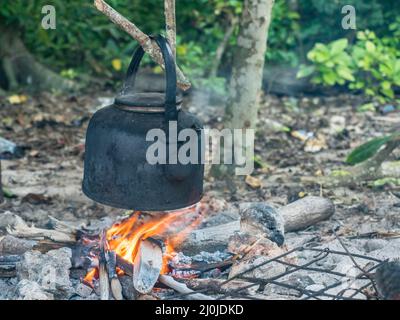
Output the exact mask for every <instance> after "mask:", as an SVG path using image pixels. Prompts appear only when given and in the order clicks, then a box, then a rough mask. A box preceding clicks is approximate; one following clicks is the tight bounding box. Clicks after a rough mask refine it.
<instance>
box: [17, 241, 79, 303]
mask: <svg viewBox="0 0 400 320" xmlns="http://www.w3.org/2000/svg"><path fill="white" fill-rule="evenodd" d="M71 254H72V253H71V249H69V248H61V249H58V250H51V251H49V252H47V253H46V254H41V253H40V252H39V251H28V252H26V253H25V254H24V255H23V256H22V260H21V261H20V262H19V263H17V276H18V278H19V279H20V280H22V279H26V280H29V281H33V282H36V283H37V284H38V285H39V286H40V287H41V288H42V289H43V290H45V291H46V292H49V293H53V294H54V295H55V297H56V298H57V299H65V298H68V297H69V296H70V295H71V294H73V293H74V289H73V288H72V284H71V281H70V278H69V269H70V268H71Z"/></svg>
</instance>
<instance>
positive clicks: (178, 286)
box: [158, 275, 215, 300]
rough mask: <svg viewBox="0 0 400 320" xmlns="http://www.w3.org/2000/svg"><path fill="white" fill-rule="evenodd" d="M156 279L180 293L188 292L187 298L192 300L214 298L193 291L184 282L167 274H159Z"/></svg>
mask: <svg viewBox="0 0 400 320" xmlns="http://www.w3.org/2000/svg"><path fill="white" fill-rule="evenodd" d="M158 281H160V283H162V284H164V285H166V286H167V287H170V288H171V289H174V290H175V291H177V292H179V293H182V294H188V295H187V298H188V299H192V300H215V299H214V298H213V297H210V296H207V295H205V294H202V293H194V292H195V291H194V290H192V289H189V288H188V287H187V286H186V284H184V283H181V282H178V281H176V280H175V279H174V278H172V277H171V276H167V275H160V277H159V278H158Z"/></svg>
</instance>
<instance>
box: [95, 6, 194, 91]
mask: <svg viewBox="0 0 400 320" xmlns="http://www.w3.org/2000/svg"><path fill="white" fill-rule="evenodd" d="M94 5H95V7H96V8H97V10H99V11H100V12H102V13H103V14H104V15H105V16H106V17H108V18H109V19H110V20H111V21H112V22H113V23H114V24H116V25H117V26H119V27H120V28H121V29H122V30H124V31H125V32H126V33H128V34H129V35H130V36H131V37H132V38H134V39H135V40H137V41H138V42H139V44H140V45H141V46H142V47H143V50H144V51H145V52H147V53H148V54H149V55H150V57H151V58H152V59H153V60H154V61H155V62H157V63H158V64H159V65H160V66H161V67H162V68H164V62H163V58H162V54H161V51H160V48H159V47H158V46H157V44H156V43H155V42H154V41H153V40H151V38H150V37H149V36H148V35H146V34H145V33H144V32H143V31H141V30H140V29H139V28H138V27H137V26H136V25H135V24H133V23H132V22H130V21H129V20H128V19H126V18H125V17H124V16H122V15H121V14H120V13H119V12H117V11H116V10H114V9H113V8H112V7H111V6H109V5H108V4H107V3H106V2H105V1H103V0H94ZM176 75H177V85H178V87H179V88H181V89H182V90H188V89H189V88H190V86H191V84H190V82H189V81H188V80H187V79H186V77H185V75H184V74H183V72H182V70H181V69H180V68H179V67H178V66H177V67H176Z"/></svg>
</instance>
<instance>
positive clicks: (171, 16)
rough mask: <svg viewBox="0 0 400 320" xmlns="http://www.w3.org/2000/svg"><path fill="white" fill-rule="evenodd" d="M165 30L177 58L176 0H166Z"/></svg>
mask: <svg viewBox="0 0 400 320" xmlns="http://www.w3.org/2000/svg"><path fill="white" fill-rule="evenodd" d="M164 15H165V30H166V33H167V39H168V41H169V44H170V46H171V49H172V54H173V55H174V57H175V59H176V17H175V0H164Z"/></svg>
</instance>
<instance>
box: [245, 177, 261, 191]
mask: <svg viewBox="0 0 400 320" xmlns="http://www.w3.org/2000/svg"><path fill="white" fill-rule="evenodd" d="M245 182H246V184H247V185H249V186H250V187H252V188H253V189H258V188H261V180H260V179H258V178H256V177H252V176H249V175H248V176H246V180H245Z"/></svg>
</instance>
